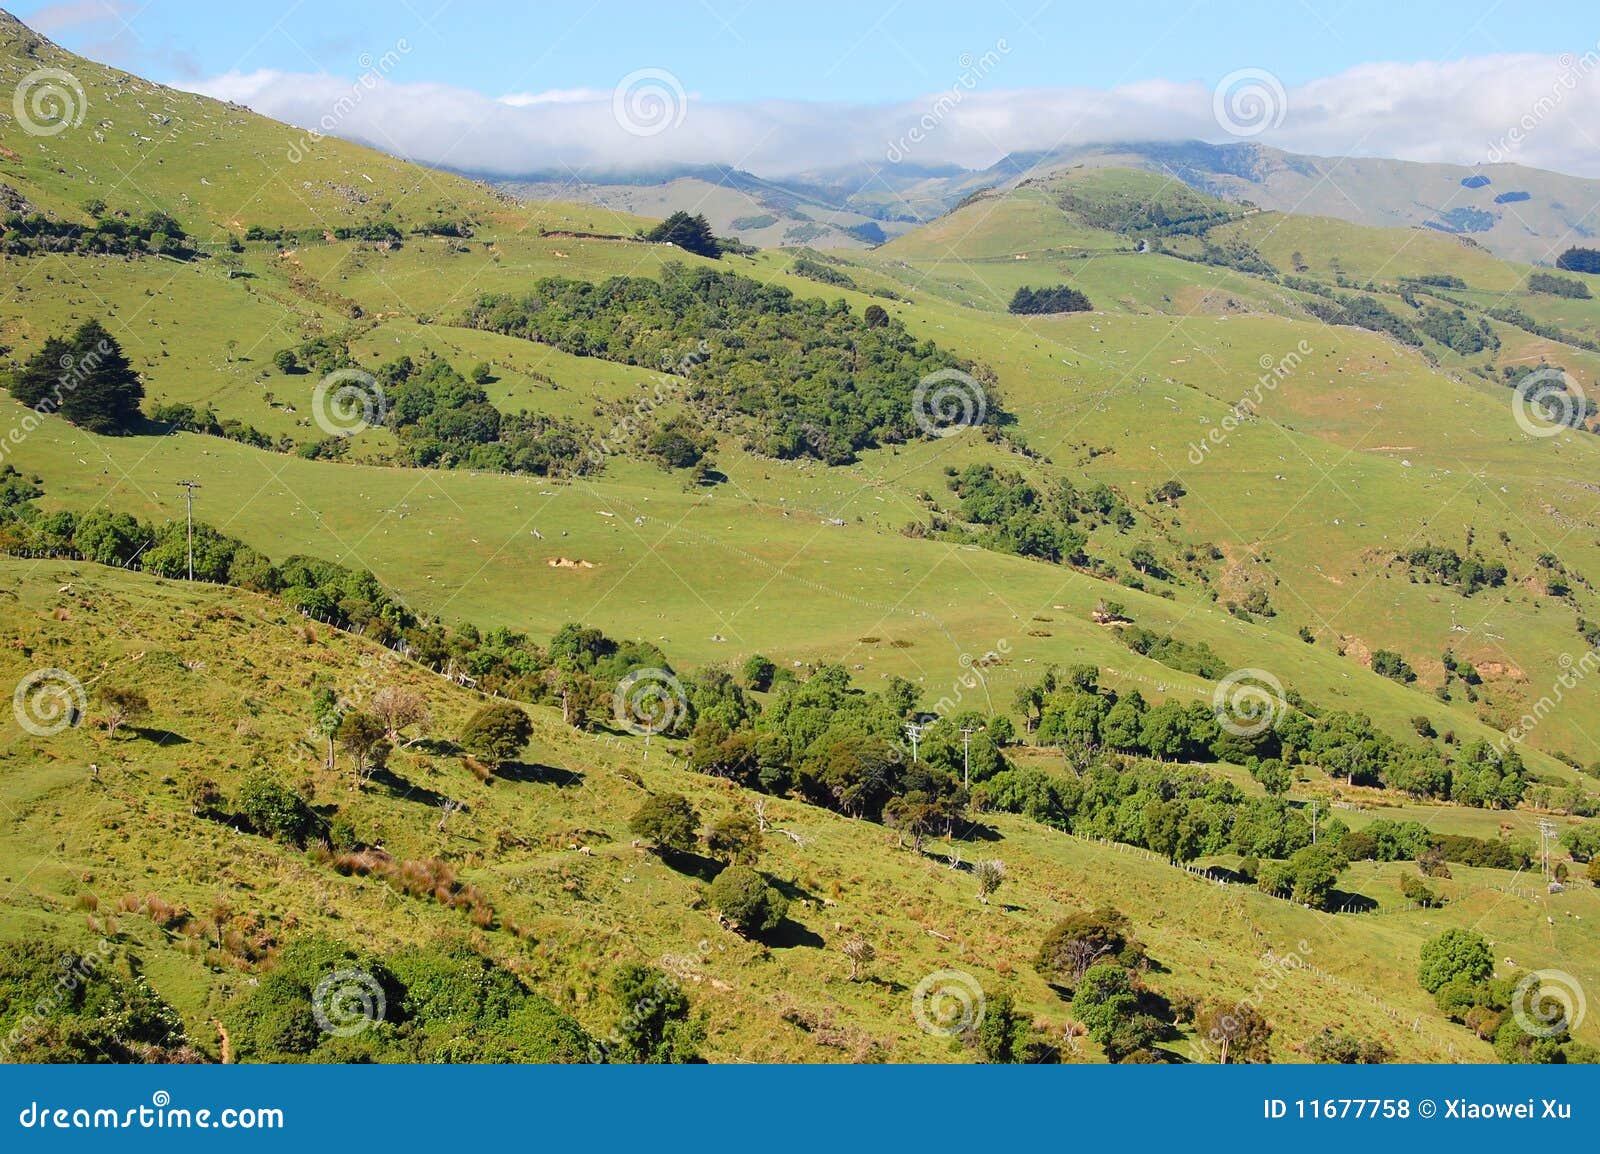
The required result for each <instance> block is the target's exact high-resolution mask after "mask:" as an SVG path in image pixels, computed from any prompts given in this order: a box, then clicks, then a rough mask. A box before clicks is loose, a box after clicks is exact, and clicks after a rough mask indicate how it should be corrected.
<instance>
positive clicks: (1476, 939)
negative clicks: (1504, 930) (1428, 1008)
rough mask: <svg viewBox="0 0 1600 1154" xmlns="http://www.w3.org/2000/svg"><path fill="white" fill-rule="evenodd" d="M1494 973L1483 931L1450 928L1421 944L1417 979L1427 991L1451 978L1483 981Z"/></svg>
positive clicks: (1440, 985) (1433, 989) (1491, 958)
mask: <svg viewBox="0 0 1600 1154" xmlns="http://www.w3.org/2000/svg"><path fill="white" fill-rule="evenodd" d="M1493 973H1494V955H1493V954H1492V953H1490V952H1489V943H1488V942H1487V941H1486V940H1484V937H1483V935H1482V934H1478V933H1474V932H1473V931H1471V930H1461V929H1451V930H1446V931H1444V933H1442V934H1439V935H1438V936H1437V937H1434V938H1430V939H1428V941H1427V942H1426V943H1424V944H1423V947H1422V960H1421V964H1420V966H1419V967H1418V970H1417V980H1418V981H1419V982H1421V983H1422V988H1423V989H1424V990H1427V991H1428V993H1430V994H1436V993H1438V992H1439V990H1440V989H1442V988H1443V987H1444V986H1445V984H1446V983H1448V982H1450V981H1451V980H1452V979H1454V978H1457V977H1464V978H1466V979H1467V980H1468V981H1472V982H1482V981H1485V980H1486V979H1488V978H1489V977H1490V976H1491V975H1492V974H1493Z"/></svg>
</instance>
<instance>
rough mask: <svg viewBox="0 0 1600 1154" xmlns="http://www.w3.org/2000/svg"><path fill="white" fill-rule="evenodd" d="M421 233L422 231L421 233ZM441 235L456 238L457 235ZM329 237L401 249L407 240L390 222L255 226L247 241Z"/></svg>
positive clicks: (316, 241)
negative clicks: (322, 226) (327, 227)
mask: <svg viewBox="0 0 1600 1154" xmlns="http://www.w3.org/2000/svg"><path fill="white" fill-rule="evenodd" d="M418 231H420V230H418ZM441 235H447V236H455V235H458V234H457V233H455V232H448V233H443V234H441ZM329 236H332V238H333V239H334V240H365V241H372V242H374V243H383V244H388V245H390V246H391V247H398V246H399V244H400V243H401V241H403V240H404V239H405V238H404V236H403V234H402V233H401V232H400V230H399V228H397V227H396V226H395V225H394V224H392V223H391V222H389V221H387V220H372V221H365V222H363V223H361V224H353V225H339V226H337V227H336V228H332V229H325V228H271V227H268V226H264V225H259V224H253V225H251V226H250V227H249V228H247V229H245V233H244V239H245V240H252V241H272V242H273V243H274V244H295V245H299V244H320V243H322V242H323V241H326V240H327V239H328V238H329Z"/></svg>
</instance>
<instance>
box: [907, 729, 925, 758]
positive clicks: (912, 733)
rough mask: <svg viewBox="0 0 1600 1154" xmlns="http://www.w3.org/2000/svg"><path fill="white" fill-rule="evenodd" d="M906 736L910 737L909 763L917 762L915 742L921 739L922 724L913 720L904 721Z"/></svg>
mask: <svg viewBox="0 0 1600 1154" xmlns="http://www.w3.org/2000/svg"><path fill="white" fill-rule="evenodd" d="M906 736H907V737H909V738H910V739H911V764H912V765H916V764H917V742H918V741H920V740H921V739H922V726H920V725H918V724H917V723H916V722H915V721H908V722H906Z"/></svg>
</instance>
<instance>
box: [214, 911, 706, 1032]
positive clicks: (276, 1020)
mask: <svg viewBox="0 0 1600 1154" xmlns="http://www.w3.org/2000/svg"><path fill="white" fill-rule="evenodd" d="M637 968H638V969H641V970H643V969H644V968H643V967H637ZM649 973H651V972H647V977H648V975H649ZM633 977H634V975H633V974H632V972H631V968H627V967H625V968H624V971H622V972H619V973H618V974H617V975H616V976H615V978H614V980H613V993H614V996H617V998H618V1001H619V1003H620V1010H621V1012H620V1014H619V1028H621V1027H622V1026H623V1025H626V1032H625V1034H619V1035H618V1036H619V1037H622V1038H623V1039H624V1044H622V1045H612V1046H608V1045H606V1044H605V1042H604V1041H603V1040H601V1039H597V1038H595V1037H593V1036H591V1035H590V1034H589V1033H588V1031H586V1030H585V1029H584V1028H583V1026H582V1025H581V1024H580V1023H579V1022H578V1021H577V1020H575V1019H574V1018H572V1017H571V1016H570V1015H568V1014H566V1013H564V1012H563V1011H562V1010H561V1009H560V1008H559V1007H557V1006H556V1005H555V1004H554V1003H552V1002H551V1001H549V1000H548V999H547V998H544V997H543V996H541V995H540V994H538V993H536V992H534V991H533V990H531V989H529V988H528V987H527V986H526V985H524V984H523V982H522V981H521V980H520V979H519V978H517V977H516V975H514V974H512V973H511V972H510V971H508V970H506V969H504V968H502V967H500V966H499V965H496V964H495V963H494V962H493V961H491V960H490V959H488V958H485V957H483V956H481V955H480V954H477V953H475V952H474V951H473V950H471V949H469V948H468V947H466V946H464V945H459V944H446V945H439V946H410V947H407V948H405V949H402V950H400V951H398V952H395V953H392V954H388V955H386V956H384V955H379V954H377V953H375V952H372V951H370V950H364V949H356V948H352V947H350V946H346V945H344V944H343V943H340V942H336V941H331V940H328V939H324V938H302V939H300V940H298V941H295V942H293V943H291V944H290V945H288V946H286V947H285V948H284V949H283V950H282V951H281V952H279V953H278V955H277V956H276V957H275V958H274V959H273V961H272V964H271V967H270V968H269V969H267V970H266V972H265V973H263V974H262V975H261V977H260V979H259V981H258V982H257V983H256V985H255V986H254V987H253V988H251V989H250V990H249V992H248V993H246V994H245V995H244V996H243V997H241V998H240V999H239V1000H237V1001H236V1002H235V1003H234V1004H233V1005H232V1006H230V1007H229V1008H228V1010H227V1011H226V1012H225V1014H224V1019H225V1021H226V1022H227V1024H228V1026H229V1031H228V1032H229V1036H230V1038H231V1039H232V1042H233V1045H234V1048H235V1052H236V1056H237V1057H238V1058H239V1059H241V1060H244V1061H257V1062H319V1063H324V1062H418V1063H426V1062H494V1063H504V1062H516V1063H582V1062H603V1061H607V1060H618V1061H642V1060H648V1055H649V1054H650V1053H651V1052H652V1047H653V1046H659V1038H658V1037H653V1034H654V1033H655V1032H657V1031H659V1030H664V1029H665V1028H666V1027H668V1026H672V1027H674V1028H675V1029H676V1031H677V1033H678V1034H679V1035H683V1034H687V1035H688V1036H687V1037H681V1036H680V1037H679V1038H678V1039H676V1053H677V1054H678V1055H679V1058H678V1060H684V1059H687V1058H692V1057H693V1046H694V1044H695V1043H697V1041H698V1038H699V1035H698V1034H696V1033H695V1031H694V1030H693V1029H692V1028H690V1029H687V1030H686V1029H685V1024H686V1023H687V1024H688V1025H689V1026H691V1027H692V1026H693V1025H694V1023H692V1022H691V1021H690V1019H689V1017H688V1001H687V998H685V997H684V996H683V994H682V991H681V990H676V996H677V1000H676V1001H673V1002H670V1004H666V1005H663V1006H661V1007H658V1008H657V1009H656V1010H655V1012H654V1013H653V1014H650V1013H647V1014H644V1015H636V1014H635V1013H634V1012H633V1001H634V1000H635V998H634V996H635V993H636V991H634V989H633V986H634V984H635V983H634V982H633ZM640 1016H642V1017H644V1018H646V1019H649V1020H647V1021H643V1022H638V1023H635V1022H634V1021H633V1019H634V1018H635V1017H640Z"/></svg>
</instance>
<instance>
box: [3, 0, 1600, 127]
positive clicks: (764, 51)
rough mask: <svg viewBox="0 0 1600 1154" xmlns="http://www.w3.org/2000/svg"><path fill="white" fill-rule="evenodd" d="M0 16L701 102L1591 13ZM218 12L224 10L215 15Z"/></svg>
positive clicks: (1436, 33)
mask: <svg viewBox="0 0 1600 1154" xmlns="http://www.w3.org/2000/svg"><path fill="white" fill-rule="evenodd" d="M13 10H14V11H15V12H16V13H17V15H19V16H20V17H22V18H23V19H24V20H26V21H28V22H30V23H34V22H35V21H37V22H38V23H39V24H41V25H43V26H44V27H43V30H44V31H46V32H47V34H49V35H50V36H52V38H54V39H56V40H58V41H59V42H60V43H62V44H63V45H64V46H65V47H67V48H69V49H72V50H73V51H76V52H81V53H83V54H84V55H89V56H93V57H97V58H100V59H104V60H106V61H107V62H109V63H114V64H117V65H119V66H121V67H125V68H128V69H130V70H132V71H138V72H141V73H143V74H145V75H149V76H151V77H152V78H153V79H157V80H162V81H166V82H169V83H182V82H184V81H194V80H197V79H200V78H204V77H209V76H215V75H218V74H222V73H228V72H253V71H258V70H277V71H283V72H313V73H315V72H327V73H331V74H334V75H351V76H354V75H357V74H359V72H360V71H361V65H360V63H359V61H360V60H361V58H362V55H363V53H366V54H372V55H380V54H381V53H382V52H384V51H387V50H388V49H389V48H390V47H391V46H392V45H393V44H394V43H395V42H396V41H397V40H398V39H401V38H404V39H406V40H407V41H408V42H409V44H410V46H411V53H410V57H409V59H408V68H410V69H412V70H414V71H415V74H416V75H418V76H420V77H424V78H426V79H427V80H429V81H432V82H437V83H444V84H450V85H453V86H457V87H461V88H466V89H473V90H476V91H478V92H482V93H484V94H486V95H491V96H500V95H504V94H506V93H513V92H524V91H544V90H551V89H585V88H587V89H593V88H609V87H610V86H611V85H612V84H614V83H615V81H616V80H617V78H618V77H620V76H622V75H623V74H625V73H627V72H630V71H632V70H634V69H637V68H641V67H646V66H654V67H663V68H667V69H669V70H671V71H672V72H673V73H674V74H676V75H677V76H678V77H679V78H680V79H681V81H682V83H683V85H684V87H685V88H686V89H687V90H688V91H690V92H691V93H693V94H694V95H696V96H697V97H703V98H705V99H707V100H714V101H750V100H763V99H784V100H800V101H815V100H825V101H843V102H847V103H880V102H887V101H896V100H903V99H907V98H912V97H916V96H918V95H920V94H922V93H925V92H928V91H932V90H934V89H936V88H938V87H939V86H941V85H944V84H946V83H948V78H949V76H950V74H951V72H952V69H953V68H954V67H955V66H956V62H957V61H958V59H959V58H960V57H961V56H962V54H963V53H970V54H975V55H976V54H981V53H983V52H985V51H988V50H990V49H991V48H992V47H993V46H994V44H995V43H996V42H997V41H998V40H1000V39H1005V40H1006V41H1007V43H1008V45H1009V48H1010V52H1009V55H1008V57H1007V60H1006V74H1005V82H1006V85H1007V86H1008V87H1020V88H1027V87H1048V86H1055V85H1066V84H1070V85H1083V86H1088V87H1095V88H1105V87H1112V86H1115V85H1119V84H1126V83H1129V82H1132V81H1138V80H1151V79H1162V80H1169V81H1179V82H1182V81H1199V82H1202V83H1207V84H1209V83H1213V82H1215V80H1216V79H1217V78H1218V77H1220V76H1222V75H1224V74H1226V73H1229V72H1231V71H1233V70H1234V69H1237V68H1241V67H1246V66H1257V67H1265V68H1269V69H1271V70H1272V71H1273V72H1274V73H1275V74H1276V75H1277V76H1278V77H1280V78H1281V79H1282V80H1283V82H1284V83H1285V84H1288V85H1297V84H1301V83H1304V82H1306V81H1309V80H1312V79H1315V78H1317V77H1320V76H1327V75H1331V74H1334V73H1337V72H1341V71H1344V70H1346V69H1348V68H1350V67H1352V66H1355V65H1359V64H1364V63H1368V62H1375V61H1416V60H1452V59H1458V58H1461V57H1465V56H1478V55H1489V54H1499V53H1512V52H1537V53H1545V54H1556V53H1560V52H1564V51H1573V52H1583V51H1585V50H1588V49H1590V48H1592V47H1593V46H1594V41H1595V38H1596V36H1597V35H1600V20H1597V19H1596V18H1595V8H1594V6H1593V5H1592V4H1578V3H1549V4H1543V3H1539V4H1528V3H1516V4H1512V3H1498V4H1495V3H1491V2H1490V0H1466V2H1464V3H1460V4H1425V3H1395V2H1393V0H1389V2H1386V3H1385V2H1374V0H1360V2H1350V3H1338V2H1334V0H1308V2H1304V3H1301V2H1297V0H1279V2H1276V3H1260V2H1244V3H1237V2H1236V3H1226V4H1224V3H1215V2H1209V3H1198V4H1182V3H1167V4H1159V3H1146V2H1134V0H1115V2H1112V3H1103V2H1102V3H1095V4H1081V3H1071V4H1069V3H1064V2H1061V0H1056V2H1054V3H1043V4H1041V3H1039V2H1038V0H978V2H973V0H967V2H964V3H913V2H911V0H905V2H902V3H893V2H880V0H857V2H854V3H836V2H826V0H812V2H810V3H805V4H776V3H761V2H745V0H682V2H678V3H662V2H660V0H653V2H647V3H615V2H602V3H593V2H579V3H572V2H556V3H540V4H529V3H520V4H518V3H501V2H474V0H454V2H452V3H445V4H439V3H438V2H437V0H388V2H383V3H380V2H342V3H341V2H337V0H335V2H331V3H330V2H324V3H298V4H292V3H263V2H246V3H239V2H235V3H229V4H226V6H225V8H224V5H223V4H219V3H216V2H214V0H213V2H211V3H203V2H199V0H153V2H150V3H118V2H112V3H101V2H98V0H73V2H68V3H38V2H34V0H25V2H23V3H20V4H14V5H13ZM224 10H226V15H223V14H222V13H223V12H224Z"/></svg>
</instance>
